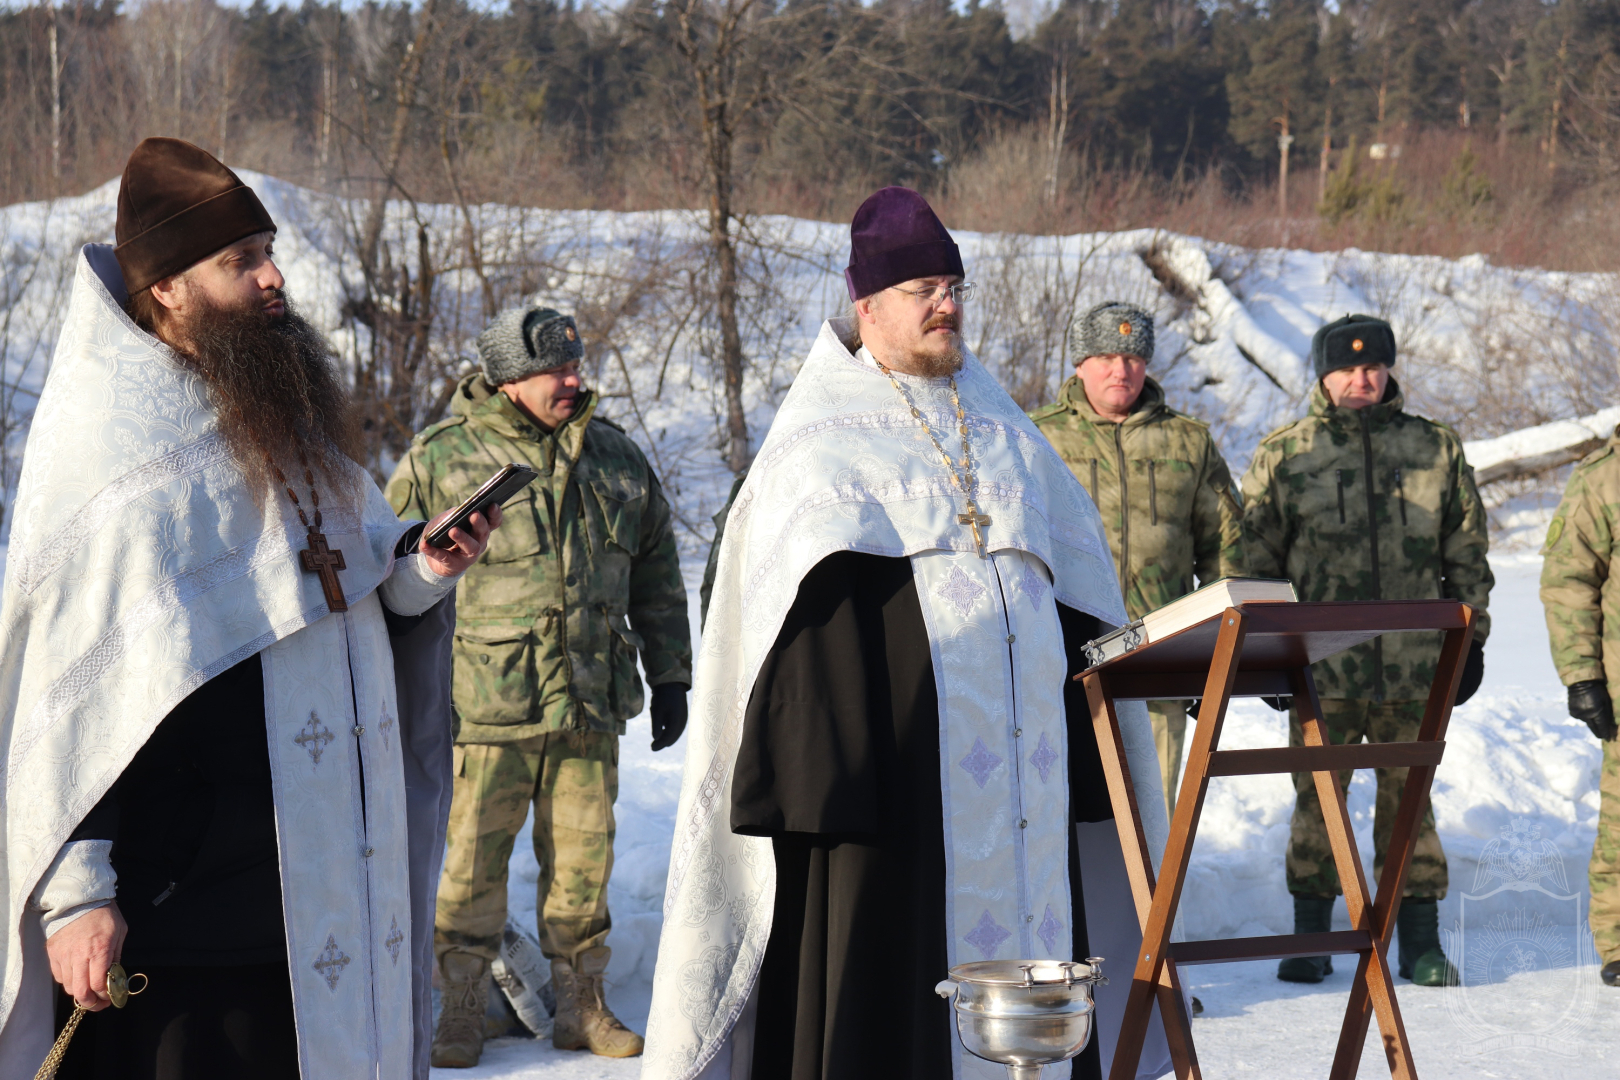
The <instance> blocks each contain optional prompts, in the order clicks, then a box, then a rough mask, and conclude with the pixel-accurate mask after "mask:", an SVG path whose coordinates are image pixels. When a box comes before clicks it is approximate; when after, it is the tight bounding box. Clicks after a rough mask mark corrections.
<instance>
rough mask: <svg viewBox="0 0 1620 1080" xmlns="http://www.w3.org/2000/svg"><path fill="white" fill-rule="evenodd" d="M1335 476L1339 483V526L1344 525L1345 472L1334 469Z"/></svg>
mask: <svg viewBox="0 0 1620 1080" xmlns="http://www.w3.org/2000/svg"><path fill="white" fill-rule="evenodd" d="M1333 475H1334V476H1335V477H1337V478H1338V481H1339V524H1340V525H1343V524H1344V470H1343V469H1334V470H1333Z"/></svg>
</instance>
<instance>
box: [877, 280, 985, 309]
mask: <svg viewBox="0 0 1620 1080" xmlns="http://www.w3.org/2000/svg"><path fill="white" fill-rule="evenodd" d="M889 288H891V289H893V290H894V291H895V292H899V293H905V294H906V295H907V296H915V297H916V298H917V299H919V300H922V301H924V302H925V303H927V304H929V305H930V306H932V307H939V305H941V304H943V303H944V302H945V298H946V297H947V296H948V297H950V298H951V303H953V304H956V305H958V306H961V305H962V304H965V303H967V302H968V301H969V300H972V299H973V290H974V289H976V288H978V286H977V285H975V284H974V283H973V282H971V281H964V282H962V284H960V285H935V286H934V287H933V288H932V289H902V288H901V287H900V286H898V285H890V286H889Z"/></svg>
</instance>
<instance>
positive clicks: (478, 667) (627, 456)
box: [386, 375, 692, 743]
mask: <svg viewBox="0 0 1620 1080" xmlns="http://www.w3.org/2000/svg"><path fill="white" fill-rule="evenodd" d="M596 401H597V399H596V396H595V395H594V394H591V395H588V396H587V398H586V400H585V402H584V403H583V405H582V406H581V407H580V410H579V412H578V413H577V414H576V415H575V416H574V417H573V418H572V419H570V420H569V421H568V422H567V423H566V424H563V425H562V426H561V427H559V428H558V429H557V430H556V431H555V432H554V433H552V434H547V433H545V432H543V431H541V430H540V428H538V427H537V426H536V425H535V424H534V423H533V422H531V421H530V420H529V419H528V418H527V417H526V416H524V415H523V413H522V412H520V411H519V410H518V408H517V407H516V406H515V405H513V404H512V402H511V401H510V400H508V398H507V397H506V395H504V394H501V393H499V392H497V391H495V390H492V389H491V388H490V386H489V384H488V383H486V382H485V381H484V378H483V376H482V375H473V376H470V377H468V378H466V379H464V380H462V382H461V385H460V386H458V387H457V388H456V393H455V398H454V400H453V402H452V403H451V406H450V414H451V415H450V418H449V419H448V420H445V421H442V422H441V423H438V424H435V425H433V426H432V427H430V428H428V429H427V430H425V431H423V432H422V433H421V434H419V435H417V437H416V439H415V441H414V442H413V443H412V445H411V449H410V452H409V453H407V454H406V456H405V459H404V460H403V461H401V462H400V463H399V468H397V469H395V470H394V476H393V478H392V479H391V480H390V481H389V482H388V488H387V492H386V493H387V496H388V501H389V502H390V503H391V504H392V505H393V507H394V510H395V511H396V512H397V513H399V514H400V515H402V516H405V517H418V518H432V517H433V516H435V515H436V514H440V513H442V512H444V511H445V510H448V509H450V508H451V507H453V506H455V505H457V504H458V503H460V502H461V501H462V500H463V499H465V498H466V497H467V496H469V495H471V494H472V493H473V492H474V491H476V490H477V489H478V486H479V485H480V484H482V483H483V482H484V481H485V480H487V479H488V478H489V477H490V475H491V474H493V473H494V472H495V471H496V470H497V469H498V468H500V467H501V466H502V465H504V464H506V463H507V462H509V461H519V462H527V463H528V464H530V465H532V466H534V467H535V468H536V469H538V470H540V478H539V479H538V480H536V481H535V482H534V483H533V484H530V485H529V487H528V488H526V489H525V490H524V492H523V494H521V495H519V496H517V497H516V498H515V499H514V500H513V501H512V502H510V503H508V504H507V505H506V508H505V521H504V523H503V524H502V525H501V527H500V528H499V529H498V530H496V532H495V534H494V535H493V536H492V537H491V538H490V544H489V549H488V550H487V551H486V552H485V553H484V556H483V558H481V559H479V560H478V563H477V564H476V565H475V566H474V567H473V568H472V569H471V570H469V571H468V572H467V575H466V577H464V578H463V579H462V581H461V584H460V586H459V587H458V590H457V594H456V619H457V622H456V637H455V643H454V648H453V656H454V667H453V672H452V683H451V685H452V694H453V697H454V701H455V709H456V717H457V720H458V722H459V725H460V726H459V730H458V734H457V738H458V739H459V740H460V741H462V742H470V743H501V742H511V741H515V740H518V739H523V738H527V737H529V736H531V735H538V734H541V733H544V732H548V731H565V730H585V729H588V730H593V731H615V732H618V733H620V734H623V732H624V723H625V720H626V719H628V718H629V717H632V716H634V715H636V714H637V713H638V712H640V711H641V708H642V704H643V702H642V697H643V693H642V684H641V676H640V674H639V673H638V672H637V671H636V654H637V653H638V652H639V653H640V654H641V665H642V667H643V668H644V669H645V671H646V673H647V682H648V683H650V684H652V685H654V686H657V685H659V684H660V683H685V684H687V685H688V686H690V685H691V682H692V642H691V628H690V625H689V622H688V618H687V609H686V587H685V584H684V582H683V581H682V578H681V570H680V560H679V557H678V555H677V553H676V549H675V535H674V532H673V530H672V529H671V525H670V511H669V504H668V503H666V502H665V501H664V496H663V492H662V491H661V490H660V488H659V485H658V478H657V477H655V476H654V475H653V471H652V468H651V466H649V465H648V464H647V459H646V457H645V456H643V454H642V452H641V450H640V448H639V447H637V446H636V444H635V443H634V442H633V441H632V440H631V439H630V437H629V436H627V435H626V434H625V433H624V432H623V430H621V429H620V428H619V427H618V426H617V425H615V424H614V423H612V422H611V421H609V420H604V419H602V418H600V417H594V416H593V415H592V414H593V413H594V412H595V409H596Z"/></svg>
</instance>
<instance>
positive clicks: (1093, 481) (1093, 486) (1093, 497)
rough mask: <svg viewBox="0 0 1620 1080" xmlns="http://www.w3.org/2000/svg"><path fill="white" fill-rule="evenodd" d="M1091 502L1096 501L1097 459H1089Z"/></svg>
mask: <svg viewBox="0 0 1620 1080" xmlns="http://www.w3.org/2000/svg"><path fill="white" fill-rule="evenodd" d="M1091 501H1092V502H1096V501H1097V459H1096V458H1092V459H1091Z"/></svg>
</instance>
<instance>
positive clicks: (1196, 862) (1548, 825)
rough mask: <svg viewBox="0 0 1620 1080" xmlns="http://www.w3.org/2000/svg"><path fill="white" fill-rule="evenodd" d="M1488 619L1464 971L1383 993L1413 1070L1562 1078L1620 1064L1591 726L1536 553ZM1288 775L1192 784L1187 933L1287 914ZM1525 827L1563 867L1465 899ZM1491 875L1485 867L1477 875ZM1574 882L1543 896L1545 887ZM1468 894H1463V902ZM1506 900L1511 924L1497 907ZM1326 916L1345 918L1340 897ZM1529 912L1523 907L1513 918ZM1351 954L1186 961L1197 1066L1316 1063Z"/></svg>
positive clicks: (644, 988) (639, 837)
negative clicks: (1325, 961)
mask: <svg viewBox="0 0 1620 1080" xmlns="http://www.w3.org/2000/svg"><path fill="white" fill-rule="evenodd" d="M1492 566H1493V568H1494V569H1495V571H1496V576H1497V583H1496V589H1495V591H1494V592H1493V594H1492V598H1491V599H1492V602H1491V615H1492V631H1491V637H1490V640H1489V642H1488V643H1487V645H1486V652H1485V657H1486V661H1485V683H1484V685H1483V686H1482V687H1481V689H1480V691H1479V693H1478V694H1477V695H1476V696H1475V697H1474V699H1473V700H1472V701H1469V702H1468V703H1467V704H1466V705H1464V706H1462V707H1461V708H1459V709H1457V710H1456V712H1455V713H1454V715H1453V718H1452V724H1451V731H1450V733H1449V738H1448V745H1447V749H1446V757H1445V761H1444V763H1443V764H1442V765H1441V767H1440V770H1439V774H1438V776H1437V778H1436V781H1435V787H1434V804H1435V812H1436V818H1437V822H1438V827H1439V830H1440V835H1441V839H1442V842H1443V843H1444V845H1445V848H1446V853H1447V856H1448V860H1449V864H1450V869H1451V894H1450V895H1449V896H1448V897H1447V899H1446V901H1445V902H1444V903H1443V904H1442V905H1441V926H1442V928H1443V929H1444V930H1446V931H1448V933H1449V934H1450V935H1452V936H1448V938H1447V945H1448V949H1449V951H1450V953H1451V955H1452V956H1453V957H1454V958H1460V959H1462V960H1463V967H1464V974H1465V977H1466V978H1467V979H1468V983H1467V985H1465V986H1463V987H1461V988H1456V989H1429V988H1421V987H1414V986H1411V985H1410V984H1407V983H1405V982H1400V983H1399V987H1400V989H1399V1000H1400V1004H1401V1008H1402V1015H1403V1017H1404V1019H1405V1022H1406V1028H1407V1032H1408V1034H1409V1036H1410V1038H1411V1041H1412V1046H1413V1055H1414V1058H1415V1060H1416V1064H1417V1066H1418V1071H1419V1074H1420V1075H1421V1076H1423V1077H1425V1078H1429V1080H1433V1078H1441V1080H1464V1078H1473V1077H1504V1078H1528V1077H1532V1076H1533V1077H1536V1078H1538V1080H1559V1078H1563V1077H1569V1078H1575V1077H1583V1078H1584V1077H1593V1076H1601V1075H1609V1076H1612V1075H1615V1074H1616V1073H1617V1072H1620V992H1617V991H1614V990H1610V989H1608V988H1606V987H1603V986H1601V985H1600V984H1599V982H1598V978H1597V971H1596V967H1595V958H1594V957H1593V956H1591V955H1590V948H1591V946H1590V938H1589V937H1587V936H1585V935H1584V930H1583V929H1582V928H1581V927H1580V926H1579V925H1578V923H1579V922H1580V921H1582V920H1584V918H1585V895H1586V859H1587V856H1588V854H1589V853H1590V851H1591V846H1592V839H1593V835H1594V831H1595V828H1596V822H1597V809H1598V793H1597V769H1598V764H1599V760H1600V754H1599V751H1598V744H1597V742H1596V741H1595V740H1594V739H1592V737H1591V736H1590V735H1589V734H1588V733H1587V730H1586V728H1585V727H1584V726H1583V725H1581V724H1579V723H1577V722H1575V721H1573V720H1570V719H1569V718H1568V717H1567V716H1566V715H1565V712H1564V694H1563V689H1562V687H1561V686H1560V685H1559V682H1558V677H1557V675H1556V674H1555V672H1554V671H1553V667H1552V660H1551V657H1550V655H1549V653H1548V649H1547V635H1546V629H1545V624H1544V622H1543V621H1542V614H1541V605H1540V602H1539V600H1538V599H1537V579H1538V577H1539V575H1540V572H1541V560H1540V559H1539V558H1538V557H1537V556H1535V555H1533V554H1512V553H1510V554H1505V555H1501V556H1498V557H1496V558H1494V559H1493V560H1492ZM649 738H650V734H649V731H648V728H647V724H646V720H645V718H644V717H642V718H638V719H637V720H636V721H635V722H634V723H632V724H631V731H630V735H629V736H628V737H627V738H626V739H625V742H624V748H623V756H622V759H621V770H622V771H621V782H620V796H619V844H618V852H619V857H618V862H617V864H616V866H615V868H614V880H613V884H612V886H611V887H610V890H609V896H610V902H611V904H612V908H613V917H614V931H613V934H612V936H611V938H610V939H609V944H610V945H611V946H612V947H613V950H614V954H613V963H612V965H611V967H610V968H609V978H610V983H611V985H610V990H609V995H608V997H609V1001H610V1002H611V1003H612V1005H613V1006H614V1008H615V1009H617V1010H618V1011H619V1015H620V1016H621V1017H623V1018H624V1019H625V1020H626V1022H628V1023H630V1024H631V1025H632V1026H634V1027H637V1029H638V1030H640V1029H641V1025H642V1024H643V1023H644V1022H645V1019H646V1012H647V1004H648V1000H649V997H650V994H651V986H650V983H649V979H650V976H651V972H652V963H653V959H654V955H655V949H656V942H657V934H658V926H659V921H660V920H659V915H658V909H659V905H660V901H661V898H662V894H663V881H664V875H665V873H666V871H667V868H668V847H667V845H668V842H669V836H670V834H671V832H672V829H673V813H674V808H675V799H676V795H677V791H678V788H679V783H680V781H679V775H680V761H679V757H678V756H677V755H679V754H680V753H681V752H682V748H683V747H684V746H685V743H684V741H683V742H682V743H681V744H678V745H677V746H676V747H674V748H673V749H672V750H670V751H664V752H663V753H660V754H652V753H650V752H648V750H647V744H648V740H649ZM1287 738H1288V733H1287V723H1286V719H1285V717H1284V716H1283V715H1281V714H1278V713H1274V712H1272V711H1271V710H1270V709H1268V708H1266V707H1265V706H1264V705H1262V704H1260V703H1259V702H1257V701H1239V702H1237V703H1235V704H1234V705H1233V707H1232V710H1231V715H1230V716H1229V718H1228V720H1227V725H1226V730H1225V734H1224V737H1223V743H1222V744H1223V746H1225V747H1226V748H1228V749H1241V748H1245V747H1258V746H1278V745H1283V744H1285V743H1286V742H1287ZM1372 799H1373V782H1372V774H1371V773H1367V772H1363V773H1358V774H1357V776H1356V779H1355V781H1354V783H1353V784H1352V785H1351V789H1350V809H1351V815H1352V818H1353V820H1354V823H1355V827H1356V835H1357V840H1358V842H1359V843H1360V846H1361V849H1362V860H1363V863H1364V864H1365V865H1366V866H1367V868H1368V873H1369V875H1370V874H1371V865H1372ZM1291 808H1292V789H1291V786H1290V785H1289V783H1288V780H1287V778H1286V777H1241V778H1230V779H1219V780H1216V781H1215V782H1214V783H1213V784H1212V786H1211V790H1210V794H1209V797H1208V799H1207V801H1206V803H1205V809H1204V817H1203V822H1202V825H1201V827H1200V832H1199V835H1200V840H1199V842H1198V844H1197V846H1196V847H1195V849H1194V852H1193V861H1192V868H1191V873H1190V875H1189V879H1188V884H1187V889H1186V894H1185V899H1184V901H1183V903H1182V911H1183V913H1184V915H1183V920H1182V924H1183V927H1182V929H1183V932H1184V933H1185V935H1186V936H1187V937H1190V938H1205V937H1237V936H1247V935H1251V934H1268V933H1286V932H1288V931H1290V930H1291V929H1292V925H1291V919H1292V908H1291V906H1290V903H1289V899H1288V894H1287V892H1286V890H1285V888H1284V885H1283V874H1282V862H1283V851H1284V848H1285V847H1286V844H1287V840H1288V817H1289V812H1290V810H1291ZM1516 823H1517V824H1518V825H1519V835H1531V834H1534V837H1535V841H1534V842H1536V843H1539V842H1540V841H1546V842H1547V843H1549V844H1550V845H1552V848H1551V850H1552V851H1554V852H1556V856H1557V862H1558V865H1559V866H1560V868H1561V869H1562V871H1563V882H1564V885H1563V886H1554V887H1551V888H1549V889H1548V890H1547V892H1541V891H1534V890H1531V891H1525V892H1515V893H1511V894H1509V895H1510V896H1511V899H1512V903H1510V904H1505V905H1504V903H1502V901H1501V896H1502V895H1504V894H1499V896H1498V897H1495V898H1492V900H1493V901H1496V903H1495V906H1491V904H1490V902H1487V904H1486V909H1485V910H1484V911H1483V912H1481V911H1480V910H1479V909H1478V908H1476V907H1474V906H1473V902H1472V901H1471V900H1469V899H1465V894H1467V895H1469V896H1475V895H1482V894H1484V893H1487V892H1489V891H1490V889H1489V887H1484V888H1481V887H1479V886H1478V885H1477V884H1476V882H1477V879H1478V878H1479V866H1480V857H1481V855H1482V853H1483V852H1484V851H1485V849H1486V846H1487V845H1488V844H1490V843H1492V842H1493V841H1498V842H1499V841H1501V839H1502V837H1503V836H1504V831H1505V832H1506V833H1507V834H1508V835H1509V836H1510V837H1511V836H1513V835H1515V834H1514V826H1515V824H1516ZM536 873H537V868H536V865H535V863H534V859H533V855H532V853H530V852H529V851H528V850H527V849H526V848H524V847H522V846H521V845H520V847H519V852H518V855H517V856H515V857H514V859H513V877H514V881H513V892H512V897H511V906H512V908H513V911H514V916H515V917H517V918H519V919H522V920H532V919H533V917H534V914H533V912H534V896H533V893H532V884H531V883H532V882H533V880H534V878H535V876H536ZM1488 876H1489V875H1487V877H1488ZM1549 892H1551V893H1556V894H1558V895H1560V896H1573V897H1575V899H1573V900H1564V901H1559V900H1556V899H1554V898H1553V897H1552V896H1549V895H1548V893H1549ZM1465 905H1467V906H1468V909H1467V910H1465ZM1515 912H1517V913H1519V917H1518V921H1517V922H1516V923H1515V924H1514V925H1516V926H1518V927H1519V929H1518V931H1516V932H1504V930H1503V929H1502V927H1501V925H1500V924H1501V923H1502V919H1503V916H1504V914H1506V915H1509V916H1512V915H1513V914H1514V913H1515ZM1336 922H1337V924H1338V928H1341V929H1342V928H1345V927H1347V926H1348V923H1347V922H1346V918H1345V913H1344V906H1343V904H1342V903H1341V904H1340V905H1339V906H1338V908H1337V910H1336ZM1527 923H1528V925H1526V924H1527ZM1351 970H1353V965H1351V964H1350V962H1349V960H1348V959H1347V958H1340V960H1339V961H1338V966H1337V970H1336V972H1335V974H1334V975H1332V976H1330V977H1329V978H1328V980H1327V981H1326V982H1324V983H1323V984H1321V985H1320V986H1297V985H1292V984H1288V983H1283V982H1279V981H1278V980H1277V978H1276V965H1275V962H1260V963H1250V964H1217V965H1209V966H1204V967H1196V968H1188V969H1186V978H1187V980H1188V982H1189V984H1190V985H1191V987H1192V990H1193V993H1195V994H1197V995H1198V997H1199V998H1200V999H1201V1000H1202V1001H1203V1003H1204V1006H1205V1010H1206V1011H1205V1013H1204V1015H1203V1016H1201V1017H1200V1018H1199V1019H1198V1020H1197V1021H1196V1022H1195V1023H1194V1025H1193V1034H1194V1038H1195V1039H1196V1041H1197V1046H1198V1051H1199V1056H1200V1060H1201V1062H1202V1065H1203V1068H1204V1071H1205V1075H1208V1076H1222V1077H1224V1076H1260V1077H1268V1078H1274V1080H1288V1078H1294V1077H1299V1078H1302V1080H1303V1078H1317V1077H1324V1076H1326V1075H1327V1073H1328V1068H1329V1065H1330V1062H1331V1059H1332V1055H1333V1048H1334V1046H1335V1045H1336V1042H1337V1038H1338V1030H1339V1023H1340V1021H1341V1019H1342V1017H1343V1009H1344V1001H1345V997H1346V994H1347V993H1348V988H1349V983H1350V971H1351ZM1385 1069H1386V1066H1385V1065H1384V1063H1383V1054H1382V1051H1381V1049H1380V1048H1379V1042H1378V1035H1377V1028H1376V1026H1374V1027H1373V1028H1372V1030H1371V1031H1370V1033H1369V1037H1368V1041H1367V1049H1366V1052H1365V1054H1364V1056H1363V1062H1362V1075H1363V1076H1368V1077H1374V1076H1378V1075H1380V1074H1381V1073H1382V1072H1383V1071H1385ZM637 1075H639V1071H638V1066H637V1065H636V1064H635V1063H634V1062H629V1061H626V1062H609V1061H604V1060H601V1059H597V1058H591V1057H588V1056H587V1055H585V1054H583V1053H563V1052H558V1051H555V1050H553V1049H551V1047H550V1045H549V1043H538V1042H535V1041H532V1040H525V1039H503V1040H499V1041H497V1042H495V1043H492V1044H491V1047H490V1050H489V1052H488V1054H487V1056H486V1058H485V1060H484V1063H483V1064H482V1065H480V1066H479V1068H477V1069H474V1070H468V1071H465V1072H461V1071H457V1072H454V1073H452V1072H449V1071H440V1072H437V1073H435V1076H436V1077H443V1078H444V1080H450V1078H451V1077H460V1076H464V1077H467V1078H468V1080H473V1078H480V1080H482V1078H497V1077H499V1078H503V1080H538V1078H542V1077H544V1078H551V1077H569V1078H579V1080H585V1078H592V1080H594V1078H597V1077H603V1078H606V1077H615V1078H617V1077H634V1076H637Z"/></svg>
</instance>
